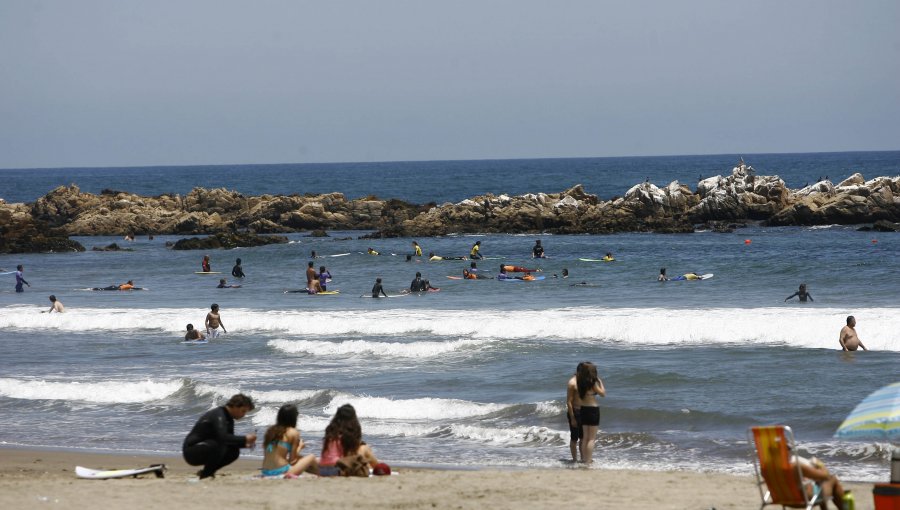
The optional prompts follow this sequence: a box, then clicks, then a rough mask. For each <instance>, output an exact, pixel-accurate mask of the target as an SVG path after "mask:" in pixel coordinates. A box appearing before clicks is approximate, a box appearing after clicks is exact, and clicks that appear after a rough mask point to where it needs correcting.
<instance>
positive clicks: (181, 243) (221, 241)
mask: <svg viewBox="0 0 900 510" xmlns="http://www.w3.org/2000/svg"><path fill="white" fill-rule="evenodd" d="M286 242H288V238H287V237H284V236H272V235H268V236H260V235H256V234H249V233H247V232H239V233H230V234H223V233H220V234H215V235H211V236H209V237H204V238H199V237H192V238H190V239H181V240H178V241H176V242H175V244H174V245H173V246H172V249H173V250H215V249H220V248H225V249H231V248H239V247H240V248H248V247H251V246H264V245H267V244H284V243H286Z"/></svg>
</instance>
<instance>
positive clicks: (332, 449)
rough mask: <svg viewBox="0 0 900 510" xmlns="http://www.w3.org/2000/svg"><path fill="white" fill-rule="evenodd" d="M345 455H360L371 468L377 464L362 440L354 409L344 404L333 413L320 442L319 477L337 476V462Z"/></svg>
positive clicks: (370, 450)
mask: <svg viewBox="0 0 900 510" xmlns="http://www.w3.org/2000/svg"><path fill="white" fill-rule="evenodd" d="M347 455H362V456H363V458H364V459H365V461H366V463H368V464H369V466H371V467H375V465H376V464H378V459H376V458H375V454H373V453H372V449H371V448H369V445H367V444H366V443H365V442H364V441H363V440H362V427H361V426H360V425H359V420H358V419H357V418H356V409H354V408H353V406H352V405H350V404H344V405H342V406H341V407H339V408H338V410H337V412H336V413H334V418H332V419H331V423H329V424H328V427H326V428H325V438H324V439H323V440H322V459H321V460H320V461H319V476H337V475H339V474H341V473H340V469H338V467H337V462H338V460H340V459H341V457H345V456H347Z"/></svg>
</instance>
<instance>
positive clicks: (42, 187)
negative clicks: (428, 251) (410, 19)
mask: <svg viewBox="0 0 900 510" xmlns="http://www.w3.org/2000/svg"><path fill="white" fill-rule="evenodd" d="M739 156H740V155H737V154H727V155H712V156H658V157H620V158H571V159H521V160H486V161H408V162H382V163H322V164H284V165H235V166H229V165H216V166H183V167H179V166H172V167H130V168H53V169H24V170H18V169H7V170H0V198H3V199H5V200H6V201H7V202H30V201H34V200H36V199H37V198H39V197H41V196H43V195H45V194H46V193H47V192H49V191H50V190H52V189H53V188H55V187H57V186H60V185H68V184H73V183H74V184H77V185H78V186H79V187H80V188H81V189H82V190H83V191H88V192H92V193H99V192H100V191H101V190H103V189H114V190H121V191H130V192H132V193H137V194H141V195H159V194H162V193H181V194H184V193H187V192H189V191H190V190H191V189H193V188H194V187H197V186H201V187H205V188H221V187H224V188H228V189H232V190H236V191H239V192H241V193H245V194H249V195H261V194H264V193H269V194H290V193H300V194H303V193H331V192H341V193H344V194H345V195H346V196H347V197H348V198H359V197H365V196H368V195H375V196H378V197H380V198H400V199H403V200H407V201H410V202H414V203H421V204H425V203H428V202H437V203H443V202H458V201H460V200H463V199H465V198H468V197H471V196H475V195H480V194H484V193H493V194H495V195H499V194H501V193H506V194H514V195H518V194H523V193H537V192H544V193H552V192H557V191H563V190H565V189H568V188H569V187H571V186H574V185H576V184H583V185H584V186H585V189H586V190H587V192H588V193H592V194H595V195H597V196H599V197H600V198H602V199H610V198H612V197H613V196H617V195H622V194H624V193H625V191H627V190H628V188H630V187H631V186H633V185H635V184H637V183H639V182H643V181H644V180H645V179H647V178H649V179H650V180H651V181H652V182H654V183H655V184H657V185H664V184H668V183H669V182H671V181H673V180H678V181H680V182H682V183H685V184H688V185H690V186H692V187H693V186H694V185H695V184H696V183H697V181H698V179H699V178H701V177H703V178H706V177H710V176H713V175H720V174H724V175H727V174H729V173H730V171H731V168H732V167H733V166H734V164H735V163H737V161H738V158H739ZM743 157H744V159H745V161H746V162H747V163H749V164H750V165H752V166H753V167H754V168H755V169H756V171H757V173H758V174H759V175H779V176H781V178H782V179H784V181H785V182H786V184H787V185H788V186H789V187H791V188H801V187H803V186H805V185H806V184H808V183H812V182H816V181H817V180H819V179H824V178H826V177H827V178H829V179H830V180H832V181H834V182H835V183H837V182H840V181H841V180H843V179H845V178H846V177H848V176H850V175H852V174H853V173H855V172H860V173H862V174H863V176H865V177H866V179H871V178H873V177H878V176H882V175H897V174H898V173H900V152H898V151H889V152H836V153H813V154H752V155H749V154H744V155H743Z"/></svg>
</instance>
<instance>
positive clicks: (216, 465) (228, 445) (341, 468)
mask: <svg viewBox="0 0 900 510" xmlns="http://www.w3.org/2000/svg"><path fill="white" fill-rule="evenodd" d="M254 408H255V405H254V404H253V399H251V398H250V397H249V396H247V395H244V394H241V393H239V394H237V395H234V396H232V397H231V398H230V399H229V400H228V402H226V403H225V405H223V406H220V407H216V408H215V409H212V410H210V411H207V412H206V413H204V414H203V416H201V417H200V419H198V420H197V422H196V424H194V427H193V428H192V429H191V431H190V432H189V433H188V435H187V437H185V438H184V442H183V443H182V449H181V451H182V455H183V457H184V460H185V462H187V463H188V464H190V465H192V466H203V468H202V469H201V470H200V471H199V472H198V473H197V476H198V477H200V478H201V479H202V478H209V477H213V476H215V474H216V471H218V470H219V469H221V468H223V467H225V466H227V465H229V464H231V463H232V462H234V461H235V460H237V459H238V457H239V456H240V449H241V448H253V447H254V446H255V445H256V440H257V437H256V433H250V434H246V435H236V434H235V433H234V422H235V420H240V419H242V418H243V417H244V416H246V415H247V413H248V412H250V411H252V410H253V409H254ZM299 414H300V413H299V411H298V409H297V406H295V405H294V404H285V405H283V406H281V408H279V409H278V414H277V416H276V418H275V424H274V425H272V426H271V427H269V428H268V430H266V433H265V435H264V436H263V441H262V445H263V448H264V450H263V461H262V466H261V469H260V470H261V474H262V476H266V477H283V478H296V477H297V476H299V475H301V474H302V473H311V474H315V475H318V476H338V475H344V476H369V472H370V469H371V470H372V473H373V474H376V475H389V474H390V473H391V469H390V467H389V466H388V465H387V464H384V463H381V462H379V461H378V459H377V458H376V457H375V454H374V453H373V452H372V448H370V447H369V445H367V444H366V442H365V441H363V440H362V426H361V425H360V423H359V419H358V418H357V416H356V409H354V408H353V406H352V405H350V404H344V405H342V406H340V407H339V408H338V409H337V412H335V414H334V417H333V418H332V419H331V421H330V422H329V423H328V426H327V427H326V428H325V437H324V438H322V452H321V454H320V455H319V457H316V455H315V454H312V453H304V452H303V449H304V448H306V443H305V442H304V441H303V437H302V436H301V435H300V430H299V429H298V428H297V418H298V417H299Z"/></svg>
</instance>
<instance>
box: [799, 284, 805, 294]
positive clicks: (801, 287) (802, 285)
mask: <svg viewBox="0 0 900 510" xmlns="http://www.w3.org/2000/svg"><path fill="white" fill-rule="evenodd" d="M805 290H806V284H805V283H801V284H800V291H801V292H802V291H805Z"/></svg>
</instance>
